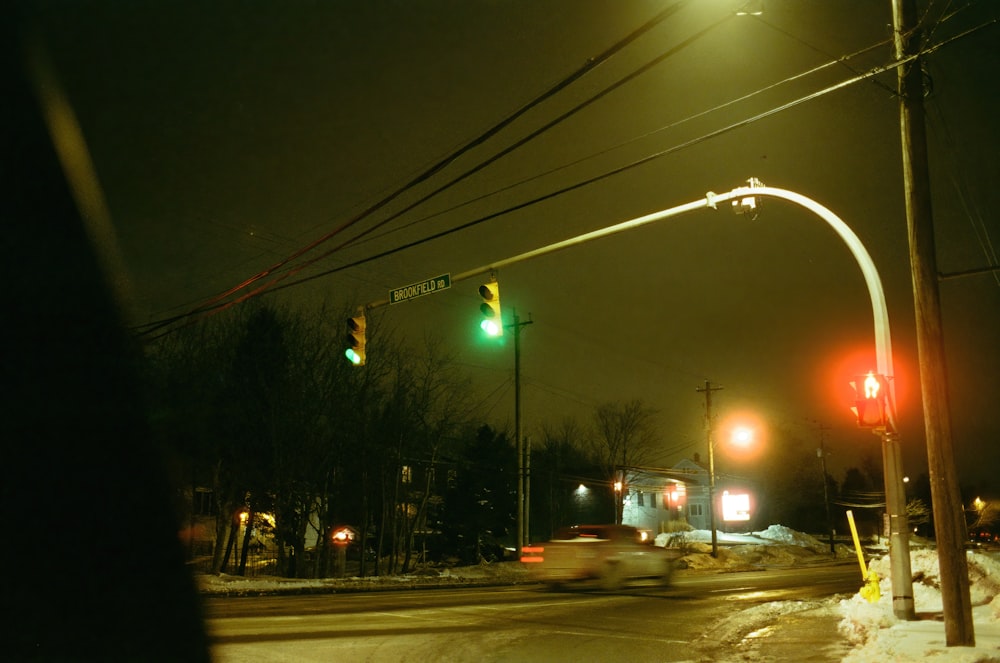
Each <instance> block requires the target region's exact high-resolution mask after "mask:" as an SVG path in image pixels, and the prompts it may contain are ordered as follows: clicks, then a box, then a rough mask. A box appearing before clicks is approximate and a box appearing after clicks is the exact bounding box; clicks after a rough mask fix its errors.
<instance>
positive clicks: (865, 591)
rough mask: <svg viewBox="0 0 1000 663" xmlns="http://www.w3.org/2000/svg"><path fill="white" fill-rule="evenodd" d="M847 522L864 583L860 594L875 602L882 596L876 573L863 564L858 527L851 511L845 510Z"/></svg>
mask: <svg viewBox="0 0 1000 663" xmlns="http://www.w3.org/2000/svg"><path fill="white" fill-rule="evenodd" d="M847 522H848V523H849V524H850V525H851V536H852V537H853V538H854V550H855V551H856V552H857V553H858V564H860V565H861V577H862V578H864V580H865V584H864V586H863V587H862V588H861V596H862V598H864V599H865V600H866V601H868V602H869V603H877V602H878V600H879V598H880V597H881V596H882V592H881V590H880V589H879V586H878V575H877V574H876V573H875V572H874V571H872V570H871V569H869V568H868V566H867V565H866V564H865V556H864V555H863V554H862V553H861V539H859V538H858V528H857V526H856V525H855V524H854V512H853V511H850V510H848V511H847Z"/></svg>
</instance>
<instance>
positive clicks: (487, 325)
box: [479, 320, 500, 336]
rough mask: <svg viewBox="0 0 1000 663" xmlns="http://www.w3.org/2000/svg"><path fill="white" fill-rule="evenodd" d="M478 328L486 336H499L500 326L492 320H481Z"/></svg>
mask: <svg viewBox="0 0 1000 663" xmlns="http://www.w3.org/2000/svg"><path fill="white" fill-rule="evenodd" d="M479 327H480V328H481V329H482V330H483V331H484V332H486V334H487V336H499V335H500V325H498V324H497V323H496V321H494V320H483V321H482V322H480V323H479Z"/></svg>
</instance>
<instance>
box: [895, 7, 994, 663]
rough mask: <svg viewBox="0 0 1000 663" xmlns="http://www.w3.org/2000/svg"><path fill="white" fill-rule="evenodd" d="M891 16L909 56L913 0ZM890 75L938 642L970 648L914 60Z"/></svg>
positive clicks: (914, 33) (913, 48) (901, 51)
mask: <svg viewBox="0 0 1000 663" xmlns="http://www.w3.org/2000/svg"><path fill="white" fill-rule="evenodd" d="M892 20H893V42H894V45H895V57H896V59H897V60H903V59H904V58H906V57H909V56H913V55H917V54H918V53H919V52H920V40H921V35H920V32H919V30H917V7H916V2H915V0H892ZM897 76H898V84H899V121H900V136H901V143H902V156H903V191H904V195H905V198H906V227H907V234H908V238H909V246H910V274H911V277H912V280H913V308H914V314H915V316H916V327H917V353H918V356H919V360H920V361H919V364H920V390H921V396H922V398H923V407H924V430H925V434H926V437H927V464H928V470H929V472H930V481H931V502H932V505H933V511H934V532H935V538H936V540H937V549H938V565H939V567H940V573H941V602H942V607H943V612H944V630H945V643H946V644H947V646H949V647H960V646H966V647H972V646H974V645H975V644H976V636H975V631H974V626H973V622H972V602H971V598H970V594H969V568H968V562H967V561H966V559H965V552H964V550H963V545H964V541H965V536H966V532H965V514H964V512H963V510H962V498H961V493H960V491H959V488H958V472H957V470H956V468H955V452H954V447H953V444H952V436H951V415H950V413H949V410H948V391H947V374H946V370H945V356H944V336H943V333H942V329H941V301H940V295H939V292H938V283H937V259H936V256H935V246H934V220H933V215H932V208H931V190H930V172H929V170H930V169H929V167H928V163H927V134H926V127H925V125H924V105H923V98H924V84H923V83H924V82H923V71H922V69H921V61H920V59H919V58H916V59H914V60H913V61H912V62H910V63H908V64H905V65H903V66H901V67H898V68H897Z"/></svg>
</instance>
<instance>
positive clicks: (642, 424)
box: [590, 399, 657, 523]
mask: <svg viewBox="0 0 1000 663" xmlns="http://www.w3.org/2000/svg"><path fill="white" fill-rule="evenodd" d="M656 414H657V413H656V410H653V409H652V408H648V407H646V406H645V405H644V404H643V402H642V401H641V400H639V399H635V400H631V401H629V402H627V403H620V402H619V403H605V404H604V405H601V406H600V407H598V408H597V411H596V412H594V436H593V437H592V438H591V440H590V446H591V450H592V451H593V453H594V455H595V457H596V459H597V461H598V462H599V463H600V465H601V467H602V469H603V470H604V473H605V476H606V477H607V478H608V479H609V483H610V485H611V487H612V489H615V487H616V482H618V481H621V487H620V490H617V491H616V494H615V522H616V523H620V522H621V520H622V512H623V510H624V506H625V492H626V490H627V487H628V483H629V481H630V480H631V479H632V477H633V476H634V472H632V471H630V469H631V468H635V467H639V466H642V465H643V464H645V463H646V462H648V460H649V459H650V457H651V456H652V452H653V449H654V443H655V439H656V438H655V427H654V423H655V418H656Z"/></svg>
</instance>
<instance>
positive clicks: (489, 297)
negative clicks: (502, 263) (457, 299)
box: [479, 278, 503, 336]
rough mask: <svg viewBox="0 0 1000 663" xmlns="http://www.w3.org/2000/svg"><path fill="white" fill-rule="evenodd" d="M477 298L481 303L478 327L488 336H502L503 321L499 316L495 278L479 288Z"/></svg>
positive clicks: (498, 288) (498, 292)
mask: <svg viewBox="0 0 1000 663" xmlns="http://www.w3.org/2000/svg"><path fill="white" fill-rule="evenodd" d="M479 296H480V297H482V298H483V302H482V303H481V304H480V305H479V311H480V312H481V313H482V314H483V320H482V322H480V323H479V327H480V328H481V329H482V330H483V331H484V332H486V334H487V335H488V336H503V319H502V318H501V316H500V284H499V283H497V280H496V278H493V279H491V280H490V281H489V283H484V284H483V285H481V286H479Z"/></svg>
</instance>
